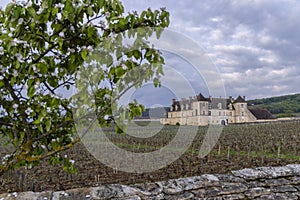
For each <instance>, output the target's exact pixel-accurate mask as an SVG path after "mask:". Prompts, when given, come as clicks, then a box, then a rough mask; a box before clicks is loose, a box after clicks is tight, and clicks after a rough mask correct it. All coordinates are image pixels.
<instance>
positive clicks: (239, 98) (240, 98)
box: [233, 96, 246, 103]
mask: <svg viewBox="0 0 300 200" xmlns="http://www.w3.org/2000/svg"><path fill="white" fill-rule="evenodd" d="M233 103H246V100H245V99H244V98H243V97H241V96H239V97H238V98H237V99H236V100H235V101H234V102H233Z"/></svg>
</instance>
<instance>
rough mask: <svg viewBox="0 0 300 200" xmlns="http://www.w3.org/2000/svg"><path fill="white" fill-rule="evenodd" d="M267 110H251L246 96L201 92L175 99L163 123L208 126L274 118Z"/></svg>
mask: <svg viewBox="0 0 300 200" xmlns="http://www.w3.org/2000/svg"><path fill="white" fill-rule="evenodd" d="M272 118H273V116H272V114H271V113H270V112H269V111H267V110H249V109H248V107H247V102H246V99H245V96H244V97H241V96H239V97H237V98H236V99H234V98H233V97H231V96H230V97H229V98H228V99H226V98H222V97H220V98H212V97H208V98H205V97H204V96H203V95H202V94H201V93H200V94H199V95H197V96H195V97H189V99H184V98H183V99H181V101H176V100H175V99H173V102H172V105H171V106H170V111H169V112H168V113H167V116H166V117H165V118H161V123H162V124H170V125H176V124H177V125H178V124H179V125H194V126H206V125H209V124H220V125H227V124H232V123H247V122H256V121H257V120H262V119H272Z"/></svg>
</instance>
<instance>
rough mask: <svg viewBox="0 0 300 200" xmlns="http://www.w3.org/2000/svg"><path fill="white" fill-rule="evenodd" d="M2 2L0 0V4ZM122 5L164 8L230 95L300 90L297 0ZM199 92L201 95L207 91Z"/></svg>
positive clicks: (168, 0) (155, 0)
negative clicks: (209, 62) (204, 56)
mask: <svg viewBox="0 0 300 200" xmlns="http://www.w3.org/2000/svg"><path fill="white" fill-rule="evenodd" d="M6 2H8V1H6V0H4V1H3V0H1V2H0V5H2V6H3V5H4V4H5V3H6ZM122 2H123V3H124V5H125V9H126V12H127V11H132V10H138V11H140V10H142V9H147V8H148V7H151V8H152V9H159V8H161V7H166V8H167V10H168V11H170V14H171V26H170V29H171V30H175V31H177V32H179V33H181V34H183V35H186V36H187V37H189V38H191V39H193V40H194V41H195V42H197V43H198V44H199V45H200V46H201V47H202V48H203V50H204V51H205V52H207V54H208V55H210V57H211V59H212V61H213V62H214V63H215V64H216V66H217V67H218V69H219V71H220V73H221V76H222V78H223V80H224V84H225V88H226V93H227V94H228V95H233V96H236V95H246V96H247V97H248V99H249V98H259V97H266V96H276V95H283V94H290V93H299V92H300V90H299V87H298V85H299V82H300V81H299V80H300V66H299V65H300V64H299V63H300V56H299V55H300V37H299V35H300V20H299V19H300V2H299V1H297V0H289V1H287V0H277V1H272V0H242V1H240V0H201V1H196V0H185V1H174V0H164V1H161V0H122ZM170 63H171V61H170ZM174 64H176V62H175V61H174ZM178 68H182V69H183V71H184V70H185V69H186V68H184V66H177V67H176V69H178ZM185 73H187V72H186V71H185ZM191 79H193V76H191ZM191 82H192V83H194V84H195V85H196V84H197V83H196V81H195V80H191ZM197 88H199V92H201V90H206V88H201V87H199V86H197ZM153 103H155V102H153Z"/></svg>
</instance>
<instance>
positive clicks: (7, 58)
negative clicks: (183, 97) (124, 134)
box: [0, 0, 169, 174]
mask: <svg viewBox="0 0 300 200" xmlns="http://www.w3.org/2000/svg"><path fill="white" fill-rule="evenodd" d="M168 25H169V13H168V12H167V11H165V9H161V10H155V11H152V10H151V9H148V10H145V11H143V12H141V14H138V13H137V12H131V13H128V14H124V7H123V5H122V4H121V2H120V1H118V0H28V1H22V2H16V1H13V2H12V3H10V4H8V5H7V6H6V8H5V9H4V10H0V102H1V105H0V136H1V137H2V138H1V140H2V141H6V142H7V144H8V145H9V146H10V147H13V148H12V149H13V150H12V151H11V152H10V153H9V154H7V155H3V156H2V158H1V159H2V160H1V163H0V174H1V173H3V172H5V171H7V170H9V169H12V168H16V167H21V166H33V165H37V164H38V163H39V161H40V160H41V159H48V160H49V163H51V164H58V163H60V164H62V165H63V169H64V170H66V171H69V172H75V169H74V166H73V162H72V160H69V159H68V158H66V157H64V156H63V155H62V154H61V151H63V150H65V149H68V148H71V147H72V146H74V144H76V143H77V142H79V141H80V138H78V137H77V136H76V131H75V128H74V124H75V121H74V120H76V119H74V111H75V112H80V109H79V108H78V107H76V106H75V104H72V99H71V98H67V97H62V96H60V95H59V91H60V90H61V89H62V88H64V89H65V90H70V89H72V87H75V85H74V84H75V82H76V80H77V79H76V78H78V77H79V76H81V79H80V81H78V82H77V86H76V87H78V88H79V90H80V89H84V88H87V87H90V88H91V86H88V85H87V84H90V83H91V80H94V82H93V83H94V84H92V89H95V92H94V93H93V95H94V96H93V99H94V100H93V101H91V99H90V96H85V95H82V93H80V92H79V93H77V94H75V96H76V95H77V96H76V99H77V100H78V99H82V100H83V101H84V102H86V103H93V105H96V107H94V108H93V109H94V111H95V112H96V115H97V120H98V122H99V124H100V125H101V126H105V125H108V124H109V123H110V119H112V117H111V116H113V115H114V113H113V112H114V108H118V109H119V113H121V114H120V115H118V116H117V117H116V118H117V119H118V120H119V121H120V124H122V123H121V122H122V121H123V120H124V119H132V118H133V117H134V116H136V115H138V114H141V113H142V111H143V106H142V105H139V104H138V102H136V101H134V102H131V103H130V104H129V105H128V106H126V107H118V105H117V101H116V99H118V98H119V97H120V96H122V94H124V92H126V91H127V90H128V89H129V88H132V87H139V86H141V84H142V83H143V82H145V81H149V80H154V84H155V85H156V86H158V85H159V76H160V75H162V73H163V72H162V66H163V64H164V60H163V58H162V56H161V54H160V52H159V51H158V50H156V49H155V48H154V47H149V46H148V45H147V43H146V42H145V39H147V38H148V37H150V36H151V35H152V34H153V33H154V34H156V35H157V37H159V36H160V34H161V32H162V31H163V28H165V27H167V26H168ZM125 37H128V38H134V47H133V48H129V47H126V46H124V43H123V42H122V41H123V38H125ZM99 47H100V48H99ZM94 49H96V50H94ZM93 55H94V58H95V59H96V60H97V62H98V63H100V64H101V66H102V67H100V68H97V73H94V74H93V75H92V77H88V76H89V75H91V70H93V68H92V65H87V66H86V67H84V68H81V66H82V65H83V64H84V63H90V62H91V61H92V58H93ZM96 55H98V56H96ZM99 55H102V56H99ZM115 61H118V62H115ZM103 66H104V67H103ZM80 68H81V70H80ZM82 69H83V70H82ZM83 76H87V79H82V77H83ZM93 78H94V79H93ZM103 82H105V83H109V86H107V87H100V85H101V83H103ZM87 119H88V117H87ZM117 128H119V129H120V127H119V126H117ZM119 129H118V131H120V130H119Z"/></svg>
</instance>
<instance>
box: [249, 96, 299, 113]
mask: <svg viewBox="0 0 300 200" xmlns="http://www.w3.org/2000/svg"><path fill="white" fill-rule="evenodd" d="M247 103H248V107H249V108H250V109H267V110H269V111H270V112H271V113H272V114H275V115H277V117H291V116H294V113H300V94H293V95H285V96H278V97H270V98H263V99H254V100H249V101H247Z"/></svg>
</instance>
